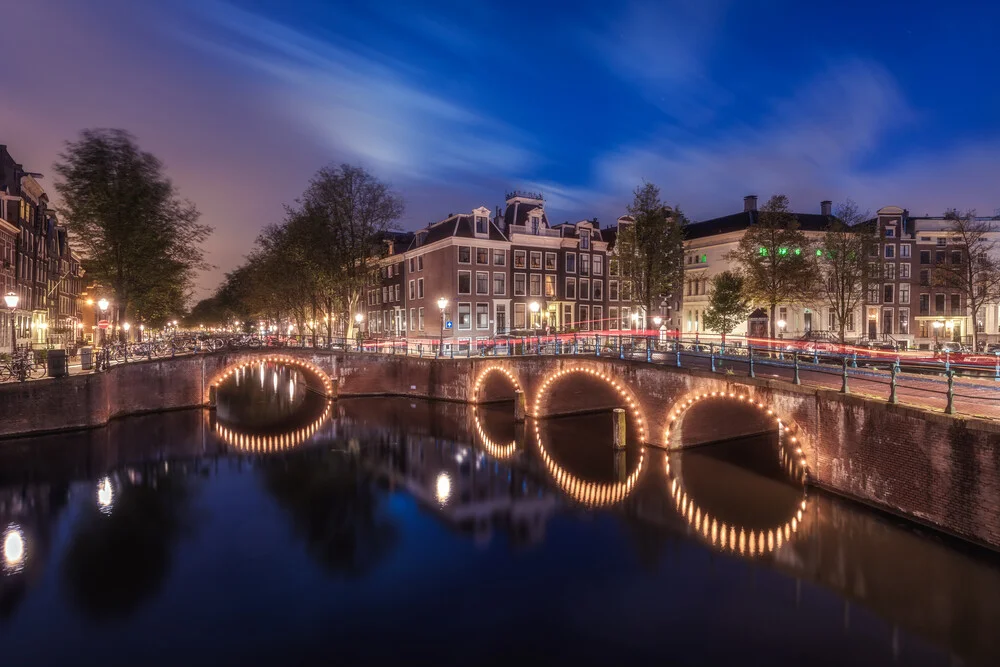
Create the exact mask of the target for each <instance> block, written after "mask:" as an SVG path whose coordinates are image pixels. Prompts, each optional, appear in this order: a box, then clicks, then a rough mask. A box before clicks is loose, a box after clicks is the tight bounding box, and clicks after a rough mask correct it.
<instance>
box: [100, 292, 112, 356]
mask: <svg viewBox="0 0 1000 667" xmlns="http://www.w3.org/2000/svg"><path fill="white" fill-rule="evenodd" d="M109 305H110V304H109V303H108V300H107V299H101V300H100V301H98V302H97V308H98V310H100V311H101V319H102V320H103V319H105V313H107V312H108V306H109ZM105 331H107V330H106V329H101V347H104V342H105V340H106V338H107V334H106V333H105Z"/></svg>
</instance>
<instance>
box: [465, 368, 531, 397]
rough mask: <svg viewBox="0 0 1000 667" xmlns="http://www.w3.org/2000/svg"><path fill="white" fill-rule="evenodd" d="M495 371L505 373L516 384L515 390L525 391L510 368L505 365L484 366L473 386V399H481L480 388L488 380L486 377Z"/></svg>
mask: <svg viewBox="0 0 1000 667" xmlns="http://www.w3.org/2000/svg"><path fill="white" fill-rule="evenodd" d="M493 373H500V374H501V375H503V376H504V377H506V378H507V379H508V380H510V382H511V384H513V385H514V390H515V391H523V390H522V389H521V383H520V382H518V381H517V378H516V377H515V376H514V374H513V373H511V372H510V371H509V370H507V369H506V368H504V367H503V366H487V367H486V368H484V369H483V370H482V371H481V372H480V373H479V375H478V376H476V382H475V384H474V385H473V386H472V397H473V400H475V401H478V400H479V389H480V388H481V387H482V386H483V382H484V381H485V380H486V378H487V377H489V376H490V375H491V374H493Z"/></svg>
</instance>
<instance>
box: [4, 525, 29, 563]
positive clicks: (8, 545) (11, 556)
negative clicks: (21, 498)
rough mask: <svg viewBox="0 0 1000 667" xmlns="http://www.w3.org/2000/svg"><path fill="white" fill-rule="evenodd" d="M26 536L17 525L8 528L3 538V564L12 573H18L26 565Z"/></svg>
mask: <svg viewBox="0 0 1000 667" xmlns="http://www.w3.org/2000/svg"><path fill="white" fill-rule="evenodd" d="M24 551H25V549H24V534H23V533H22V532H21V527H20V526H18V525H17V524H13V523H12V524H11V525H9V526H7V531H6V532H5V533H4V536H3V562H4V566H5V568H6V569H7V570H8V571H10V572H17V571H18V570H20V568H21V566H22V565H23V564H24V555H25V554H24Z"/></svg>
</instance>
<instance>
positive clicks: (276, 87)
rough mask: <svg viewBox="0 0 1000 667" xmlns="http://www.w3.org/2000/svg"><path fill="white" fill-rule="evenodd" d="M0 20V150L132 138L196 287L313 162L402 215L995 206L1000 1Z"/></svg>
mask: <svg viewBox="0 0 1000 667" xmlns="http://www.w3.org/2000/svg"><path fill="white" fill-rule="evenodd" d="M0 25H2V26H3V28H2V29H3V35H4V37H3V53H4V54H5V55H4V65H3V66H2V67H0V143H6V144H7V145H8V148H9V149H10V151H11V153H12V154H13V155H14V157H15V158H16V159H18V160H20V161H21V162H23V163H24V165H25V167H26V168H27V169H29V170H37V171H41V172H43V173H45V174H46V176H47V178H46V179H45V180H44V181H43V184H44V185H45V186H46V187H47V188H48V189H49V190H50V191H51V190H53V189H54V188H53V187H52V186H53V179H52V175H53V174H52V169H51V165H52V163H53V161H54V159H55V157H56V156H57V154H58V152H59V151H60V149H61V146H62V142H63V141H64V140H66V139H69V138H73V137H75V135H76V134H77V132H78V131H79V130H80V129H82V128H85V127H121V128H125V129H128V130H129V131H131V132H133V133H134V134H135V135H136V136H137V137H138V139H139V141H140V142H141V144H142V146H143V147H144V148H146V149H147V150H150V151H152V152H154V153H156V154H157V155H159V156H160V157H161V158H162V159H163V160H164V162H165V163H166V166H167V169H168V173H169V175H170V176H171V177H172V178H173V179H174V181H175V182H176V183H177V185H178V186H179V187H180V190H181V193H182V194H183V195H185V196H186V197H188V198H190V199H191V200H193V201H194V202H195V203H196V204H197V205H198V207H199V208H200V209H201V211H202V212H203V214H204V216H203V220H204V221H205V222H207V223H209V224H211V225H213V226H214V227H215V228H216V233H215V235H214V237H213V238H212V239H211V241H210V242H209V250H210V257H209V259H210V261H211V262H212V263H213V264H215V265H216V266H217V267H218V268H217V269H216V270H214V271H212V272H209V273H208V274H206V275H204V276H203V277H202V279H201V289H200V290H199V292H198V294H196V296H198V297H201V296H207V294H208V292H209V291H210V289H211V288H212V287H214V285H215V284H216V283H217V281H218V279H219V278H220V277H221V274H222V273H223V272H224V271H225V270H229V269H231V268H233V267H234V266H235V265H236V264H237V263H239V261H240V260H241V258H242V256H243V255H244V254H245V253H246V251H247V250H248V249H249V247H250V245H251V244H252V242H253V238H254V236H255V235H256V233H257V231H258V230H259V229H260V227H261V226H262V225H264V224H266V223H269V222H276V221H278V220H280V218H281V215H282V210H283V209H282V204H283V203H284V202H290V201H292V200H294V198H295V197H296V196H298V195H299V194H300V193H301V191H302V190H303V189H304V187H305V184H306V182H307V181H308V179H309V177H310V176H311V175H312V173H313V172H315V170H316V169H317V168H319V167H320V166H322V165H324V164H327V163H331V162H333V163H338V162H344V161H347V162H353V163H359V164H362V165H364V166H365V167H367V168H368V169H370V170H371V171H373V172H375V173H376V174H377V175H378V176H380V177H381V178H383V179H386V180H389V181H390V182H392V184H393V185H394V186H395V187H396V188H397V189H398V190H399V191H400V192H401V193H402V194H403V195H404V197H405V199H406V203H407V210H406V213H405V216H404V218H403V221H402V224H403V227H404V228H406V229H415V228H417V227H419V226H421V225H424V224H426V223H427V222H430V221H433V220H438V219H441V218H443V217H444V216H445V215H447V214H448V213H452V212H457V211H468V210H471V209H472V208H474V207H476V206H478V205H480V204H482V205H486V206H488V207H489V208H490V209H493V208H494V207H495V206H497V205H498V204H502V202H503V195H504V192H505V191H506V190H508V189H512V188H515V187H516V188H523V189H537V190H541V191H542V192H543V193H544V194H545V196H546V199H547V200H548V207H547V208H548V210H549V211H550V219H552V220H553V221H556V222H561V221H562V220H578V219H581V218H584V217H586V218H591V217H593V216H598V217H599V218H600V219H601V220H602V221H603V222H611V221H613V220H614V218H616V217H617V216H618V215H620V214H621V213H623V212H624V207H625V205H626V204H627V203H628V201H629V200H630V198H631V194H630V193H631V190H632V189H633V188H634V187H635V185H636V184H637V183H639V182H640V181H641V180H642V179H647V180H650V181H653V182H654V183H657V184H658V185H660V187H661V188H662V190H663V194H664V197H665V199H667V200H668V201H669V202H670V203H674V204H679V205H680V206H681V207H682V208H683V209H685V210H686V212H687V213H688V215H689V217H691V218H693V219H704V218H708V217H713V216H716V215H722V214H725V213H730V212H734V211H737V210H741V208H742V197H743V195H745V194H750V193H756V194H758V195H760V196H761V199H762V201H763V199H765V198H766V197H767V196H769V195H771V194H773V193H775V192H784V193H786V194H788V195H789V196H790V198H791V201H792V205H793V207H794V208H795V209H796V210H799V211H802V212H818V211H819V201H820V200H821V199H832V200H834V201H840V200H843V199H844V198H847V197H851V198H853V199H855V200H856V201H857V202H858V203H859V204H861V206H862V207H863V208H869V209H871V210H872V211H874V210H876V209H878V208H879V207H881V206H886V205H899V206H903V207H906V208H908V209H909V210H910V211H911V213H914V214H917V215H923V214H932V215H938V214H940V213H941V212H943V210H944V209H945V208H947V207H957V208H962V209H964V208H977V209H978V210H979V212H980V213H982V214H992V213H993V212H994V210H995V209H996V208H997V207H1000V188H998V183H1000V85H997V84H998V78H1000V75H998V72H1000V49H998V48H997V35H996V28H997V26H998V25H1000V6H998V5H997V4H995V3H988V2H929V1H925V0H916V1H910V2H888V1H886V2H872V1H870V0H869V1H866V2H853V1H846V2H840V3H802V2H791V1H788V2H785V1H778V0H773V1H754V2H749V1H744V2H724V1H717V0H695V1H693V2H649V3H639V2H627V1H626V2H602V3H597V2H573V3H558V4H556V3H553V4H552V5H551V6H549V5H548V3H541V2H530V3H529V2H523V3H522V2H494V3H485V2H483V3H480V2H469V1H467V0H466V1H462V2H439V3H411V4H407V3H404V2H357V3H338V2H319V1H316V2H306V1H304V0H297V1H294V2H291V1H289V0H281V1H280V2H279V1H272V0H267V1H258V2H249V1H248V2H215V1H212V0H172V1H164V2H136V1H135V0H90V1H83V0H75V1H71V0H32V1H31V2H7V3H4V7H3V9H2V10H0Z"/></svg>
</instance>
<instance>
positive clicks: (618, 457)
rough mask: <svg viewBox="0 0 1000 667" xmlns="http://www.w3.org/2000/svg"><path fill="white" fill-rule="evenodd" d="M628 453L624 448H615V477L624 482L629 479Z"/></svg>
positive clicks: (621, 482)
mask: <svg viewBox="0 0 1000 667" xmlns="http://www.w3.org/2000/svg"><path fill="white" fill-rule="evenodd" d="M627 456H628V453H627V452H626V451H625V450H624V449H618V450H615V479H617V480H618V483H619V484H624V483H625V480H627V479H628V458H627Z"/></svg>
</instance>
